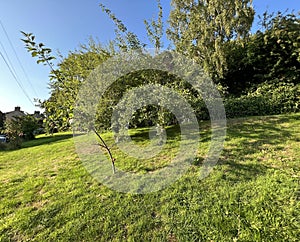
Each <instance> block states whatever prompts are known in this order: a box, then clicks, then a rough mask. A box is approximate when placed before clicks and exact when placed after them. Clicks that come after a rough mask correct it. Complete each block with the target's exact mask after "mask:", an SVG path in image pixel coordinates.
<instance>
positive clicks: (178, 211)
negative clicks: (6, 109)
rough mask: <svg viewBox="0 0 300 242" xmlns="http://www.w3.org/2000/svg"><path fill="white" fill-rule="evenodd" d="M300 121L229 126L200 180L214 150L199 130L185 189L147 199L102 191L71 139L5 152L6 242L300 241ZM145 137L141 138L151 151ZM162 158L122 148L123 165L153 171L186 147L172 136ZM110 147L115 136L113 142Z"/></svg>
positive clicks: (0, 210)
mask: <svg viewBox="0 0 300 242" xmlns="http://www.w3.org/2000/svg"><path fill="white" fill-rule="evenodd" d="M299 127H300V114H291V115H280V116H270V117H252V118H243V119H234V120H229V121H228V132H227V133H228V135H227V138H226V143H225V148H224V151H223V153H222V155H221V158H220V160H219V162H218V165H216V166H215V167H214V170H213V172H212V173H210V175H209V176H208V177H207V178H206V179H204V180H199V178H198V176H199V170H200V169H201V161H202V160H203V158H204V156H205V153H206V151H207V149H208V147H209V144H210V139H209V137H210V129H209V123H206V122H203V123H201V124H200V129H201V136H200V140H201V144H200V149H199V154H198V156H199V157H198V159H197V161H195V162H194V164H193V165H192V166H191V167H190V169H189V171H188V172H187V173H186V174H185V175H184V176H183V177H182V178H181V179H180V180H178V181H177V182H175V183H174V184H172V185H171V186H169V187H167V188H166V189H165V190H162V191H159V192H155V193H149V194H144V195H142V194H139V195H132V194H124V193H118V192H115V191H113V190H110V189H109V188H107V187H105V186H103V185H101V184H99V183H98V182H97V181H95V179H93V177H91V176H90V175H89V173H88V172H87V171H86V170H85V168H84V166H83V165H82V163H81V161H80V160H79V158H78V156H77V154H76V152H75V149H74V142H73V139H72V135H71V134H70V133H61V134H57V135H55V136H53V137H50V136H49V137H47V136H40V137H39V138H37V139H36V140H34V141H31V142H27V143H24V145H23V146H24V147H23V148H22V149H20V150H16V151H1V152H0V178H1V187H0V199H1V200H0V214H1V216H0V218H1V220H0V241H289V242H290V241H299V238H300V158H299V157H300V128H299ZM145 131H146V130H145V129H139V130H134V131H133V133H132V136H133V139H134V140H135V142H136V143H138V144H139V145H145V144H147V142H148V141H147V135H148V133H146V132H145ZM167 132H168V138H169V139H168V141H167V145H166V149H164V150H163V151H162V152H161V153H160V156H159V157H158V158H156V159H155V158H154V159H151V160H149V161H144V162H140V161H138V160H134V159H130V157H126V156H124V155H122V153H121V152H120V151H118V150H117V148H115V147H113V151H114V153H115V155H116V157H117V162H116V166H117V167H118V168H122V169H124V170H131V171H135V172H147V171H151V170H155V169H158V168H161V167H163V166H164V165H166V164H167V163H168V162H169V161H170V157H171V156H172V155H173V154H175V153H176V150H177V149H178V139H177V137H178V129H176V128H175V127H171V128H169V129H168V131H167ZM105 138H106V139H108V140H109V143H110V142H112V141H111V134H105Z"/></svg>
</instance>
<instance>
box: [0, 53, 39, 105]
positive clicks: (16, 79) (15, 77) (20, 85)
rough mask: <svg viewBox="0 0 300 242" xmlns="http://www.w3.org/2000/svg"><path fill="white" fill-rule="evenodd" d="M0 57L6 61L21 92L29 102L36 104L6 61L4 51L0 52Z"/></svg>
mask: <svg viewBox="0 0 300 242" xmlns="http://www.w3.org/2000/svg"><path fill="white" fill-rule="evenodd" d="M0 55H1V57H2V59H3V60H4V62H5V64H6V65H7V67H8V69H9V71H10V73H11V74H12V76H13V78H14V79H15V81H16V82H17V84H18V86H19V87H20V88H21V90H22V91H23V93H24V95H25V96H26V97H27V99H28V100H29V102H30V103H31V104H32V105H33V106H35V105H34V103H33V102H32V100H31V98H30V97H29V95H28V94H27V92H26V90H25V89H24V87H23V86H22V84H21V83H20V82H19V80H18V78H17V76H16V75H15V73H14V72H13V70H12V68H11V66H10V65H9V63H8V61H7V60H6V59H5V57H4V55H3V54H2V51H1V50H0Z"/></svg>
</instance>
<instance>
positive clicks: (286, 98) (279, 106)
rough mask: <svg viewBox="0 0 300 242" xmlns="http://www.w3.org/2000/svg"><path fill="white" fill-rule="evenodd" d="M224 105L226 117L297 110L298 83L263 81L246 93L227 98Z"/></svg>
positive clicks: (298, 109)
mask: <svg viewBox="0 0 300 242" xmlns="http://www.w3.org/2000/svg"><path fill="white" fill-rule="evenodd" d="M224 105H225V110H226V115H227V117H228V118H235V117H245V116H257V115H272V114H283V113H292V112H299V111H300V85H299V84H297V85H295V84H293V83H282V82H280V83H263V84H261V85H259V86H258V87H257V89H256V90H254V91H251V92H249V93H248V94H247V95H243V96H241V97H238V98H227V99H226V100H225V103H224Z"/></svg>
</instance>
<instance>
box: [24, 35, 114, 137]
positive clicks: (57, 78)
mask: <svg viewBox="0 0 300 242" xmlns="http://www.w3.org/2000/svg"><path fill="white" fill-rule="evenodd" d="M22 33H23V35H24V37H25V39H23V41H24V42H25V46H26V48H27V50H28V51H29V52H30V53H31V55H32V57H35V58H37V59H38V60H37V63H38V64H39V63H43V64H45V65H48V66H49V67H50V84H49V88H50V97H49V98H48V99H47V100H39V102H40V106H41V108H43V109H44V110H45V116H46V119H45V128H46V131H47V132H48V133H53V132H55V131H64V130H68V129H69V128H70V121H71V120H72V118H73V109H74V105H75V101H76V97H77V93H78V90H79V88H80V86H81V85H82V83H83V82H84V81H85V79H86V78H87V77H88V76H89V74H90V73H91V72H92V71H93V70H94V68H96V67H97V66H98V65H100V64H101V63H103V62H104V61H105V60H106V59H107V58H108V57H109V56H110V55H111V52H113V49H112V48H111V47H108V48H104V47H102V45H100V44H98V43H96V42H95V41H94V40H93V39H90V41H89V43H88V44H87V45H83V44H82V45H80V48H79V50H75V51H70V52H69V54H68V56H67V57H66V58H63V57H62V60H61V61H60V62H59V63H58V64H57V67H56V68H55V66H54V64H53V63H52V60H55V59H57V58H56V57H54V56H53V55H52V50H51V49H50V48H46V47H45V45H44V44H43V43H39V44H38V43H36V42H35V36H34V35H33V34H31V33H24V32H22Z"/></svg>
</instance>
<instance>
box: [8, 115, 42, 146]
mask: <svg viewBox="0 0 300 242" xmlns="http://www.w3.org/2000/svg"><path fill="white" fill-rule="evenodd" d="M39 127H40V125H39V122H38V120H37V119H36V118H35V117H34V116H32V115H29V114H27V115H25V116H20V117H14V118H13V119H10V120H7V121H5V134H6V135H7V137H8V140H9V144H8V146H9V148H12V149H14V148H20V147H21V143H22V141H23V140H32V139H34V138H35V131H36V130H37V129H38V128H39Z"/></svg>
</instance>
